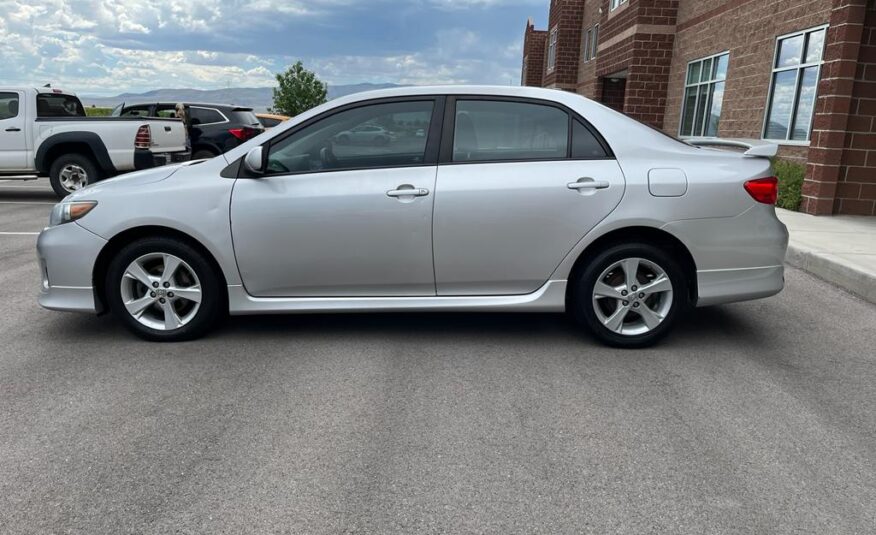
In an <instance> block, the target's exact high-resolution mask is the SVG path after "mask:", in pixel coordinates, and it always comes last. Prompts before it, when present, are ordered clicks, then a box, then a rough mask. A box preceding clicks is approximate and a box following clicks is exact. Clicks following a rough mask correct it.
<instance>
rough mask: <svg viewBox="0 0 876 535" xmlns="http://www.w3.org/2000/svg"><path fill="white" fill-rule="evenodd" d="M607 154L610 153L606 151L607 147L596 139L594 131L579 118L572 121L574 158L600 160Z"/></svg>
mask: <svg viewBox="0 0 876 535" xmlns="http://www.w3.org/2000/svg"><path fill="white" fill-rule="evenodd" d="M607 156H608V153H607V152H606V151H605V147H603V146H602V143H600V142H599V140H598V139H596V136H595V135H593V132H591V131H590V129H589V128H587V127H586V126H584V123H582V122H581V121H579V120H578V119H575V120H574V121H572V158H574V159H577V160H598V159H600V158H606V157H607Z"/></svg>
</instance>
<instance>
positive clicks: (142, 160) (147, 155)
mask: <svg viewBox="0 0 876 535" xmlns="http://www.w3.org/2000/svg"><path fill="white" fill-rule="evenodd" d="M191 159H192V153H191V152H189V151H183V152H152V151H151V150H149V149H134V169H136V170H137V171H140V170H142V169H152V168H153V167H161V166H162V165H167V164H171V163H179V162H187V161H189V160H191Z"/></svg>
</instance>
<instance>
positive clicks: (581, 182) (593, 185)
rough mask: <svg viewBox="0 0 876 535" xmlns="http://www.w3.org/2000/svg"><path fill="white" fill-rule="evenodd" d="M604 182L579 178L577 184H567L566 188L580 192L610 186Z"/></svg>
mask: <svg viewBox="0 0 876 535" xmlns="http://www.w3.org/2000/svg"><path fill="white" fill-rule="evenodd" d="M610 185H611V184H609V183H608V182H606V181H605V180H593V179H592V178H580V179H578V182H569V183H568V184H566V187H567V188H569V189H575V190H578V191H581V190H583V189H606V188H608V187H609V186H610Z"/></svg>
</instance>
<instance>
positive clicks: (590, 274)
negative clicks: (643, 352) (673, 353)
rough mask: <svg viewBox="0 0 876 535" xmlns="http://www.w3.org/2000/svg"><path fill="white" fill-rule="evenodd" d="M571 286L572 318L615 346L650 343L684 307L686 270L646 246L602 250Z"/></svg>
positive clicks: (666, 328) (663, 331) (665, 332)
mask: <svg viewBox="0 0 876 535" xmlns="http://www.w3.org/2000/svg"><path fill="white" fill-rule="evenodd" d="M574 284H575V287H574V299H573V302H572V310H573V313H574V315H575V317H576V318H577V319H578V320H579V321H580V322H581V323H583V324H584V325H585V326H586V327H587V328H588V329H589V330H590V331H591V332H593V334H594V335H595V336H596V337H597V338H598V339H599V340H600V341H602V342H604V343H606V344H608V345H611V346H615V347H622V348H637V347H646V346H649V345H652V344H654V343H655V342H657V341H658V340H660V339H661V338H662V337H664V336H665V335H666V334H667V333H668V332H669V331H670V330H671V329H672V326H673V325H674V323H675V322H676V320H677V319H678V317H679V316H680V315H681V314H683V313H684V312H685V309H686V308H687V307H688V299H687V287H688V285H687V281H686V278H685V273H684V270H683V269H682V268H681V267H680V266H679V264H678V263H677V262H676V261H675V260H674V259H673V258H672V257H671V256H669V255H668V254H666V253H665V252H663V251H662V250H661V249H659V248H657V247H654V246H651V245H648V244H644V243H631V244H624V245H617V246H614V247H611V248H609V249H606V250H605V251H602V252H601V253H599V254H597V255H596V257H595V258H594V259H593V261H592V262H591V263H590V264H589V265H588V266H587V267H586V268H584V269H583V270H581V271H580V274H579V276H578V278H577V280H576V281H574Z"/></svg>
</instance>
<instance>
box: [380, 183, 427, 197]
mask: <svg viewBox="0 0 876 535" xmlns="http://www.w3.org/2000/svg"><path fill="white" fill-rule="evenodd" d="M428 194H429V190H427V189H426V188H415V187H413V186H411V185H410V184H403V185H401V186H399V187H398V188H397V189H391V190H389V191H387V192H386V195H387V196H388V197H423V196H425V195H428Z"/></svg>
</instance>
